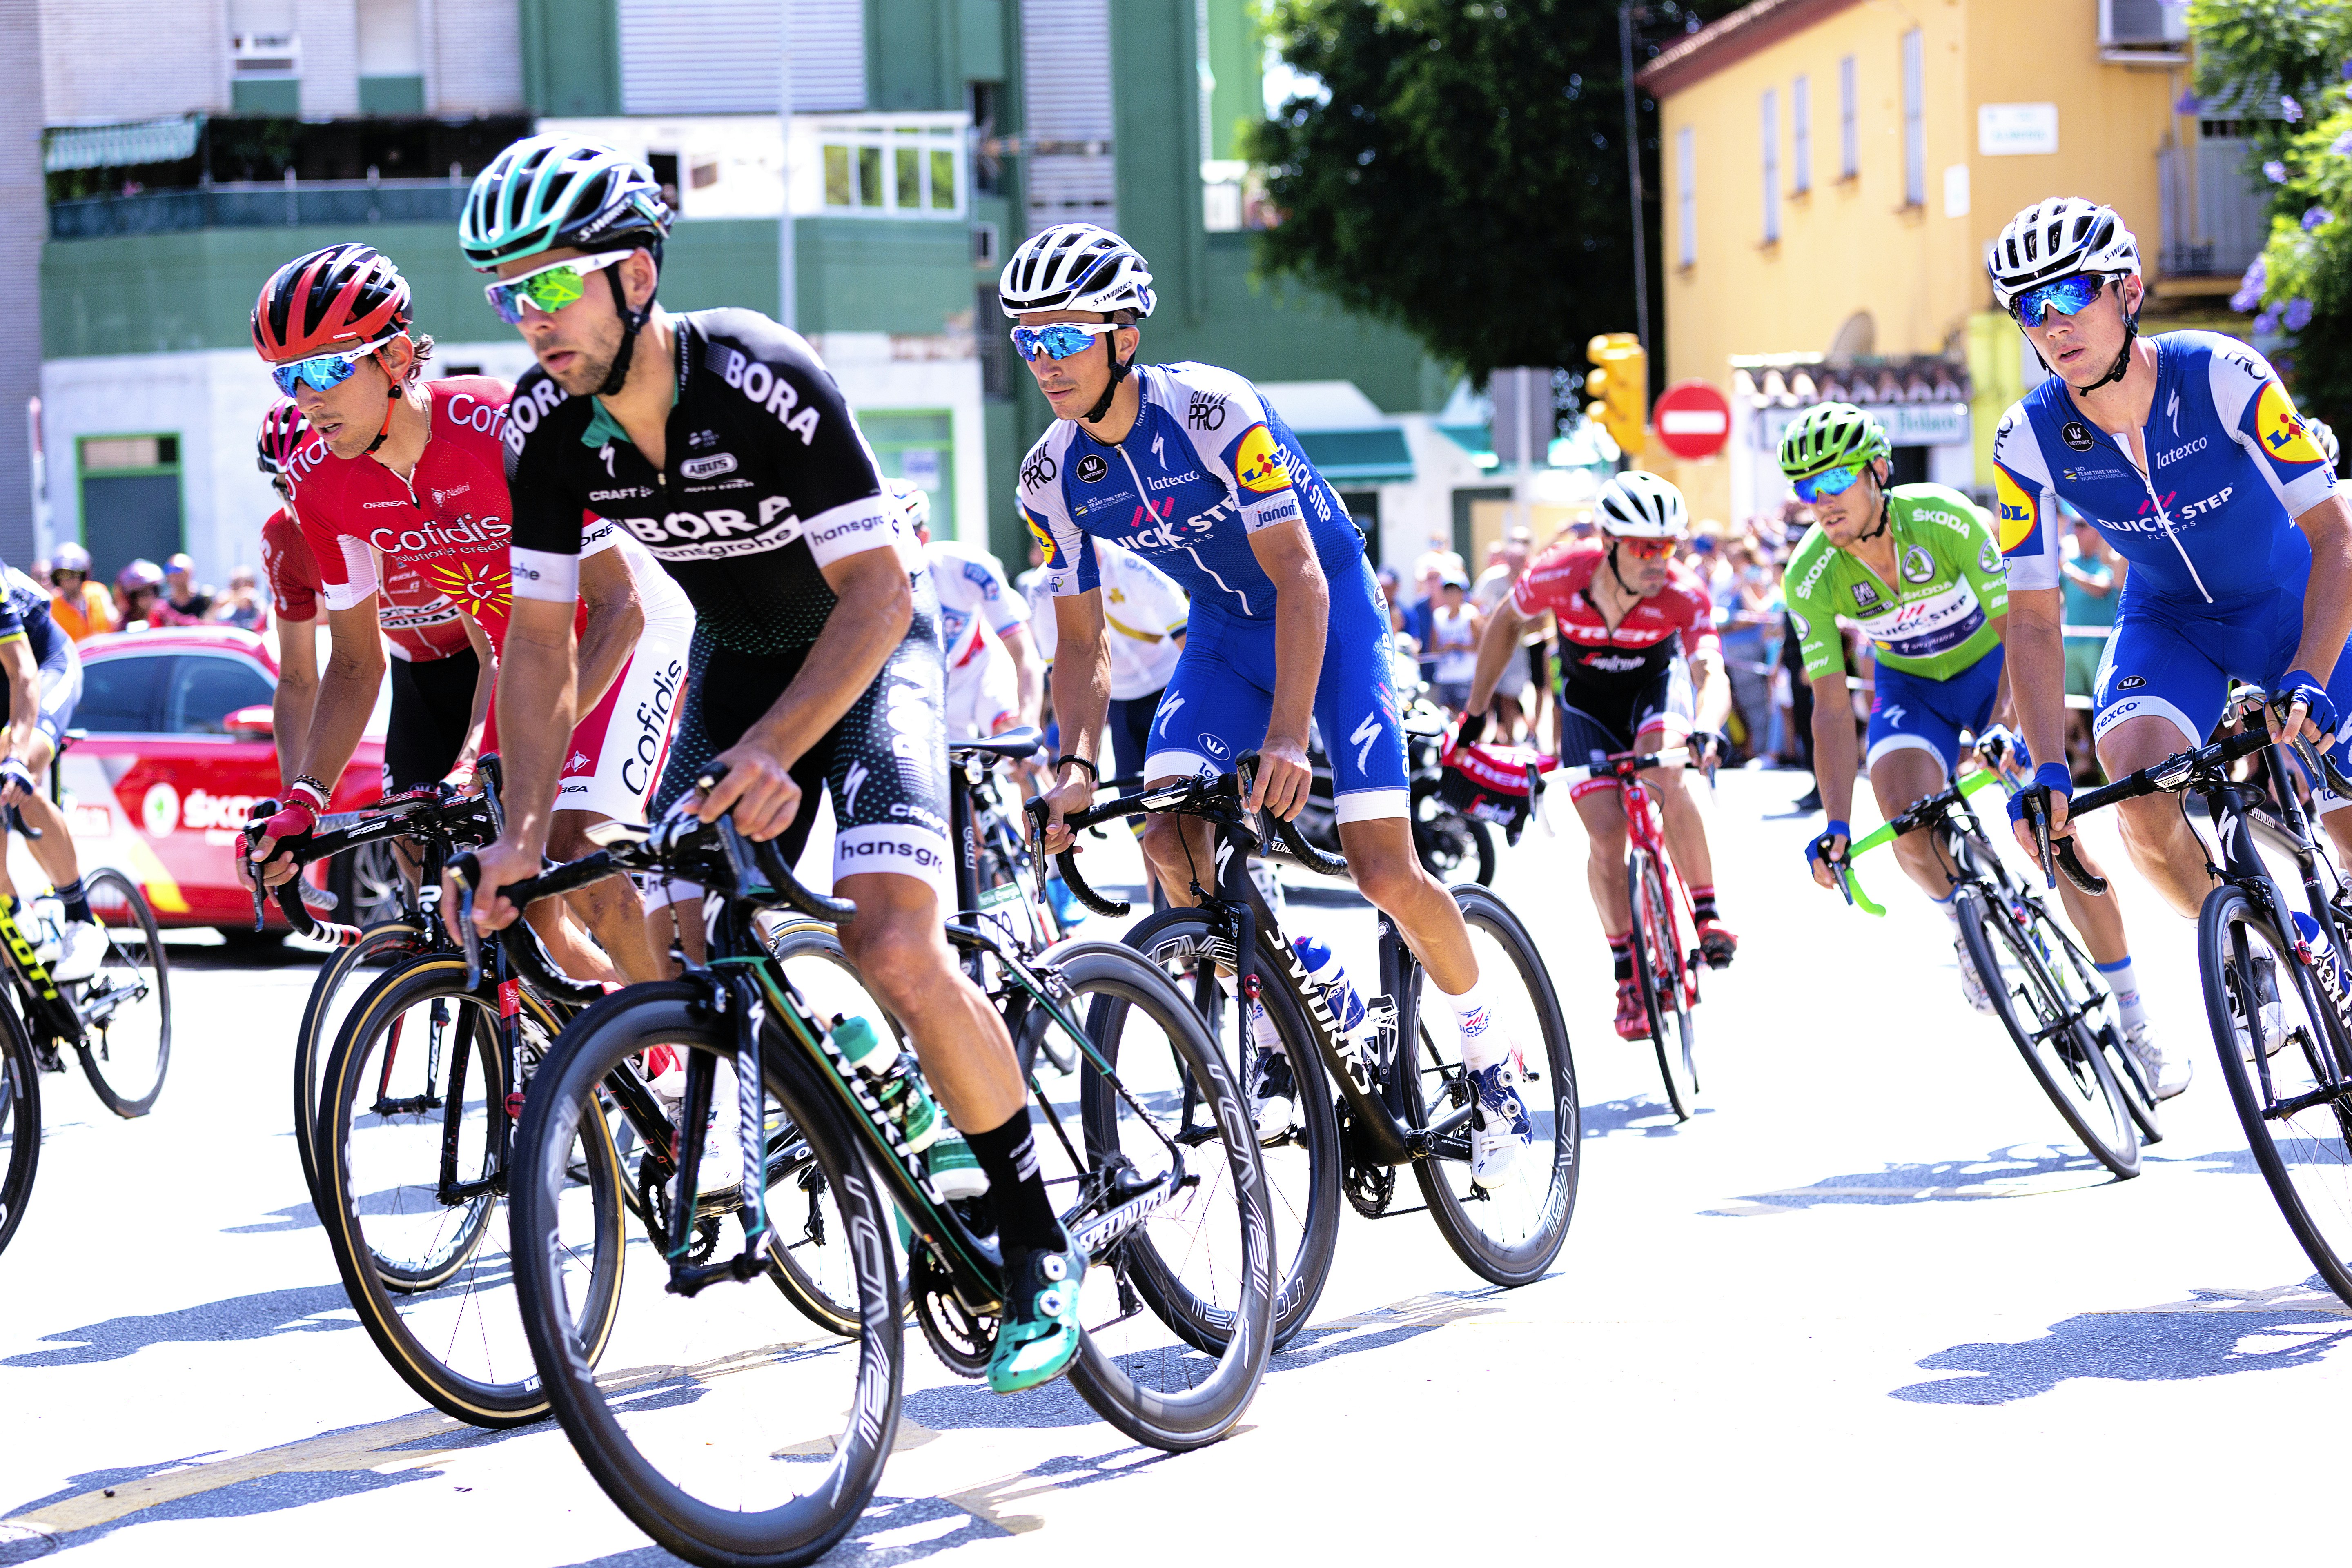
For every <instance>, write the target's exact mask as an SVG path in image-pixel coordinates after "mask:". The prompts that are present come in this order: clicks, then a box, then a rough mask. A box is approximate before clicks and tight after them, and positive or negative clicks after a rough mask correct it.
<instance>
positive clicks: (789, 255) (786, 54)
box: [776, 0, 800, 331]
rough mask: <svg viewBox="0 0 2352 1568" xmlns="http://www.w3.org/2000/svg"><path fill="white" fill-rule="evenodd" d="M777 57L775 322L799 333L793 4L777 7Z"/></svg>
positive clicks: (781, 1) (784, 0)
mask: <svg viewBox="0 0 2352 1568" xmlns="http://www.w3.org/2000/svg"><path fill="white" fill-rule="evenodd" d="M776 44H777V47H776V53H777V56H778V57H779V63H778V72H779V74H780V75H781V76H782V96H781V98H780V100H779V104H780V108H781V111H782V128H783V132H784V153H783V161H782V173H783V184H784V205H783V212H782V216H780V217H779V218H778V219H777V226H776V305H777V309H776V320H777V321H780V322H782V324H783V325H784V326H787V327H790V328H792V329H793V331H799V330H800V298H799V296H800V279H799V278H798V276H797V274H798V269H799V259H800V258H798V257H797V256H795V255H794V254H793V0H777V3H776Z"/></svg>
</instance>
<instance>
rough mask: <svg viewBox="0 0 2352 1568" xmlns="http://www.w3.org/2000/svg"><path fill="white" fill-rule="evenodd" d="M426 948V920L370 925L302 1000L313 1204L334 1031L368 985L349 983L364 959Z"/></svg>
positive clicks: (300, 1116) (301, 1050) (297, 1096)
mask: <svg viewBox="0 0 2352 1568" xmlns="http://www.w3.org/2000/svg"><path fill="white" fill-rule="evenodd" d="M424 951H425V927H424V926H423V924H421V923H420V922H418V921H414V920H399V921H383V923H382V924H379V925H373V926H370V927H369V928H368V929H367V930H366V931H362V933H361V934H360V939H359V941H357V942H353V943H352V945H351V946H349V947H346V948H341V949H338V950H337V951H336V952H335V954H334V956H333V957H331V958H330V959H329V960H328V961H327V962H326V963H325V964H323V965H322V966H320V970H319V976H318V978H317V979H315V980H313V981H312V982H311V983H310V995H309V996H308V997H307V998H306V999H305V1000H304V1001H303V1004H302V1022H301V1024H300V1025H299V1026H298V1027H297V1028H296V1030H295V1034H294V1148H295V1151H296V1152H298V1153H299V1154H300V1155H301V1157H302V1186H303V1189H304V1190H305V1191H307V1192H308V1193H310V1196H311V1202H312V1206H313V1207H317V1206H318V1195H319V1152H318V1147H317V1145H318V1137H319V1096H320V1090H321V1089H323V1088H324V1087H325V1082H324V1080H325V1078H326V1068H327V1058H328V1055H329V1054H330V1053H331V1052H332V1051H333V1049H334V1048H335V1036H336V1034H337V1032H338V1031H339V1030H340V1029H341V1025H342V1022H343V1018H344V1016H345V1014H346V1013H347V1012H348V1011H349V1009H350V1008H351V1007H352V1005H356V1002H357V999H358V996H360V995H363V994H366V991H367V985H365V984H362V985H360V986H358V987H356V988H355V989H354V992H353V993H352V994H347V993H346V992H345V990H344V987H345V984H346V983H347V982H348V981H349V980H350V979H351V977H352V975H353V974H355V973H358V972H359V971H360V969H361V968H362V966H363V965H366V964H370V963H375V962H378V961H379V960H382V959H383V958H386V957H390V956H397V955H402V954H405V953H412V952H424ZM368 984H373V981H371V982H369V983H368ZM338 1000H341V1001H342V1002H343V1006H342V1007H341V1008H338V1007H336V1005H335V1004H336V1002H337V1001H338Z"/></svg>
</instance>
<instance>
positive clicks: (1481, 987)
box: [1430, 980, 1511, 1072]
mask: <svg viewBox="0 0 2352 1568" xmlns="http://www.w3.org/2000/svg"><path fill="white" fill-rule="evenodd" d="M1430 989H1431V990H1433V991H1435V992H1437V994H1439V995H1440V996H1443V997H1444V998H1445V1005H1447V1006H1449V1007H1451V1008H1453V1009H1454V1026H1456V1027H1457V1028H1458V1029H1459V1030H1460V1031H1461V1034H1462V1065H1463V1067H1464V1068H1467V1069H1468V1070H1469V1071H1471V1072H1478V1071H1481V1070H1483V1069H1485V1068H1490V1067H1492V1066H1494V1065H1495V1064H1496V1062H1498V1061H1501V1060H1502V1059H1503V1058H1505V1057H1507V1056H1508V1055H1510V1052H1511V1042H1510V1041H1509V1040H1508V1039H1507V1038H1506V1037H1504V1034H1503V1031H1502V1030H1501V1029H1500V1028H1498V1027H1496V1024H1495V1010H1494V1008H1492V1007H1491V1006H1489V1005H1487V1002H1486V985H1485V984H1484V983H1483V982H1482V981H1477V980H1474V981H1472V982H1471V983H1470V989H1469V990H1467V991H1465V992H1464V993H1462V994H1461V995H1459V996H1456V995H1454V994H1452V993H1451V992H1448V991H1444V990H1441V989H1440V988H1439V987H1438V985H1437V984H1436V983H1435V982H1432V983H1431V984H1430Z"/></svg>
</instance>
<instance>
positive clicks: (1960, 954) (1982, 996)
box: [1952, 937, 1992, 1013]
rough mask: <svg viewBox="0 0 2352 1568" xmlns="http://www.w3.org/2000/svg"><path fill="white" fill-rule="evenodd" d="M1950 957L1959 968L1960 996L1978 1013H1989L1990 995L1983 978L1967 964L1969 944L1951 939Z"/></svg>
mask: <svg viewBox="0 0 2352 1568" xmlns="http://www.w3.org/2000/svg"><path fill="white" fill-rule="evenodd" d="M1952 957H1953V959H1954V961H1955V962H1957V963H1958V964H1959V966H1960V994H1961V995H1962V996H1964V997H1966V998H1967V999H1968V1004H1969V1006H1971V1007H1973V1008H1975V1009H1976V1010H1977V1011H1978V1012H1979V1013H1990V1012H1991V1011H1992V995H1991V994H1990V993H1989V992H1988V991H1986V990H1985V984H1984V980H1983V977H1982V976H1980V975H1979V974H1978V973H1977V966H1976V965H1975V964H1974V963H1971V962H1969V944H1968V943H1967V942H1963V941H1961V940H1960V939H1959V938H1958V937H1954V938H1953V939H1952Z"/></svg>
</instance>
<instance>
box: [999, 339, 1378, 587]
mask: <svg viewBox="0 0 2352 1568" xmlns="http://www.w3.org/2000/svg"><path fill="white" fill-rule="evenodd" d="M1135 381H1136V387H1137V390H1138V391H1139V393H1140V394H1141V407H1140V409H1139V411H1138V413H1137V415H1136V419H1135V428H1134V429H1132V430H1130V431H1129V432H1128V436H1127V439H1125V440H1123V441H1121V442H1119V443H1118V444H1117V445H1116V446H1113V445H1109V444H1107V443H1104V442H1101V441H1097V440H1096V439H1095V438H1094V437H1092V436H1089V435H1087V432H1086V431H1085V429H1084V428H1083V427H1081V426H1079V425H1078V424H1077V422H1076V421H1075V420H1070V419H1059V420H1055V423H1054V426H1053V428H1052V429H1050V430H1048V431H1046V432H1045V437H1044V438H1043V439H1041V440H1040V441H1039V442H1038V443H1037V444H1036V445H1035V446H1034V447H1031V448H1030V449H1029V456H1028V457H1027V458H1024V460H1023V462H1022V465H1021V491H1020V498H1021V507H1022V516H1023V519H1024V521H1026V522H1027V523H1028V525H1029V531H1030V534H1031V535H1032V536H1033V537H1034V539H1035V540H1036V542H1037V548H1038V549H1039V550H1040V551H1042V552H1044V553H1045V586H1046V589H1047V591H1048V592H1050V593H1053V594H1055V595H1063V594H1083V593H1086V592H1087V591H1089V590H1091V589H1093V588H1095V587H1097V586H1098V585H1099V584H1100V581H1101V574H1100V573H1099V572H1098V571H1097V567H1096V564H1095V551H1094V540H1096V539H1098V538H1099V539H1108V540H1110V541H1112V542H1114V543H1118V544H1122V545H1125V546H1126V547H1127V548H1128V549H1129V550H1132V551H1134V552H1136V553H1137V554H1138V555H1140V556H1142V557H1143V558H1144V559H1145V560H1146V561H1149V562H1150V563H1151V564H1153V565H1154V566H1157V567H1159V568H1160V570H1161V571H1162V572H1165V573H1167V574H1168V575H1170V576H1171V577H1173V578H1174V579H1176V581H1177V582H1178V583H1179V584H1182V586H1183V588H1184V591H1185V592H1186V593H1188V594H1190V595H1192V607H1193V609H1194V611H1195V613H1198V612H1199V611H1200V610H1202V609H1203V608H1206V609H1209V610H1211V611H1213V612H1214V613H1216V614H1221V615H1223V616H1231V617H1233V618H1234V619H1236V620H1245V621H1267V620H1271V619H1272V618H1273V616H1274V584H1273V582H1272V580H1271V579H1269V578H1268V577H1267V576H1266V574H1265V570H1264V569H1263V568H1262V567H1260V566H1259V565H1258V563H1257V557H1256V555H1255V553H1253V552H1252V551H1251V549H1250V542H1249V536H1250V535H1251V534H1253V533H1255V532H1256V531H1258V530H1260V529H1262V528H1269V527H1272V526H1273V525H1274V524H1276V523H1279V522H1287V521H1289V520H1291V519H1292V518H1294V517H1300V516H1304V517H1305V518H1306V520H1307V537H1308V538H1309V539H1310V540H1312V541H1313V542H1314V545H1315V553H1316V556H1317V558H1318V560H1320V561H1321V563H1322V564H1323V571H1324V574H1325V575H1326V576H1327V577H1330V576H1335V575H1336V574H1337V573H1338V571H1339V570H1340V569H1342V568H1344V569H1345V571H1346V572H1347V573H1348V574H1349V577H1350V578H1352V577H1353V576H1354V574H1355V573H1356V571H1357V566H1356V563H1359V562H1360V561H1361V560H1362V559H1363V553H1364V542H1363V537H1362V536H1361V535H1360V534H1359V533H1358V532H1357V531H1356V525H1355V523H1354V522H1353V521H1350V520H1349V516H1348V510H1347V508H1345V507H1343V506H1341V505H1340V504H1339V496H1338V495H1337V494H1336V493H1334V492H1333V490H1332V489H1331V487H1330V486H1329V485H1328V484H1326V483H1325V482H1324V480H1323V476H1322V475H1320V474H1318V473H1317V472H1316V471H1315V468H1314V465H1312V464H1310V463H1309V462H1307V458H1306V456H1305V454H1303V453H1302V452H1301V451H1300V450H1299V447H1298V438H1297V437H1295V436H1293V435H1292V434H1291V433H1290V426H1287V425H1286V424H1284V423H1283V422H1282V416H1280V415H1278V414H1276V412H1275V411H1274V410H1273V409H1271V408H1269V407H1267V406H1266V404H1265V399H1264V398H1263V397H1261V396H1259V395H1258V390H1257V388H1256V387H1255V386H1252V385H1251V384H1249V383H1248V382H1247V381H1245V380H1244V379H1243V378H1242V377H1240V376H1238V375H1235V374H1234V373H1233V372H1231V371H1227V370H1219V369H1217V368H1216V367H1215V366H1213V365H1205V364H1161V365H1140V366H1138V367H1137V369H1136V372H1135ZM1335 592H1336V590H1335Z"/></svg>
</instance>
